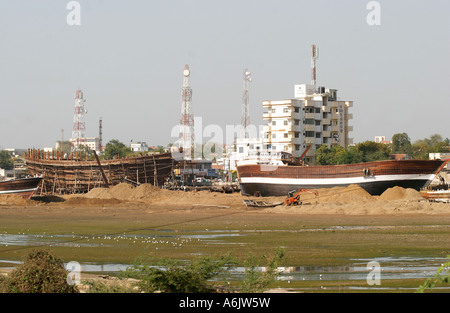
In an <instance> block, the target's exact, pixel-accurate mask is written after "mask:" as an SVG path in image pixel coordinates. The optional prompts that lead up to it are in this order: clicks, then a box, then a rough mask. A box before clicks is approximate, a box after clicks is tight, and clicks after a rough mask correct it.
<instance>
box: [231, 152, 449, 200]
mask: <svg viewBox="0 0 450 313" xmlns="http://www.w3.org/2000/svg"><path fill="white" fill-rule="evenodd" d="M445 163H446V161H442V160H400V161H395V160H388V161H376V162H367V163H358V164H344V165H327V166H289V165H288V166H270V165H257V164H253V165H241V166H238V167H237V171H238V176H239V181H240V184H241V193H242V194H244V195H254V194H255V193H257V194H261V195H262V196H285V195H287V193H288V192H289V191H292V190H298V189H301V188H305V189H319V188H331V187H336V186H340V187H346V186H349V185H352V184H356V185H359V186H361V187H362V188H364V189H365V190H366V191H367V192H369V193H370V194H372V195H380V194H381V193H383V192H384V191H385V190H386V189H388V188H391V187H395V186H400V187H404V188H413V189H416V190H420V189H421V188H424V187H426V186H427V185H428V184H429V183H430V182H431V180H433V178H434V177H435V175H436V174H437V173H438V172H439V171H440V170H441V169H442V167H443V165H445Z"/></svg>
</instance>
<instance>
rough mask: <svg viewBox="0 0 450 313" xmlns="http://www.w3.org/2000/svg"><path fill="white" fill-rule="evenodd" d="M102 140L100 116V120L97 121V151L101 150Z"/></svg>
mask: <svg viewBox="0 0 450 313" xmlns="http://www.w3.org/2000/svg"><path fill="white" fill-rule="evenodd" d="M102 141H103V126H102V118H101V117H100V120H99V121H98V151H99V152H100V153H101V152H103V148H102V144H103V143H102Z"/></svg>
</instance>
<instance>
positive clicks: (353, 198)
mask: <svg viewBox="0 0 450 313" xmlns="http://www.w3.org/2000/svg"><path fill="white" fill-rule="evenodd" d="M318 191H319V202H320V203H327V202H341V203H349V202H361V201H362V202H367V201H373V200H374V198H372V196H371V195H370V194H369V193H368V192H367V191H365V190H364V189H363V188H362V187H360V186H358V185H350V186H348V187H333V188H327V189H319V190H318Z"/></svg>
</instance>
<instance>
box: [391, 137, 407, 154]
mask: <svg viewBox="0 0 450 313" xmlns="http://www.w3.org/2000/svg"><path fill="white" fill-rule="evenodd" d="M391 152H392V153H393V154H397V153H400V154H401V153H404V154H411V153H412V145H411V140H410V139H409V136H408V134H407V133H399V134H395V135H394V136H392V144H391Z"/></svg>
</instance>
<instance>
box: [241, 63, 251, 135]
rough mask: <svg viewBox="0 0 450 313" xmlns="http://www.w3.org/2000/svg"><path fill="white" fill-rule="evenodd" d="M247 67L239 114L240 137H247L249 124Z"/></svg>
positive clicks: (248, 78)
mask: <svg viewBox="0 0 450 313" xmlns="http://www.w3.org/2000/svg"><path fill="white" fill-rule="evenodd" d="M250 74H251V73H250V72H249V71H248V69H245V70H244V94H243V96H242V115H241V127H242V128H241V137H242V138H248V136H249V134H248V127H249V126H250V106H249V95H248V83H249V82H251V81H252V78H251V77H250Z"/></svg>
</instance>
